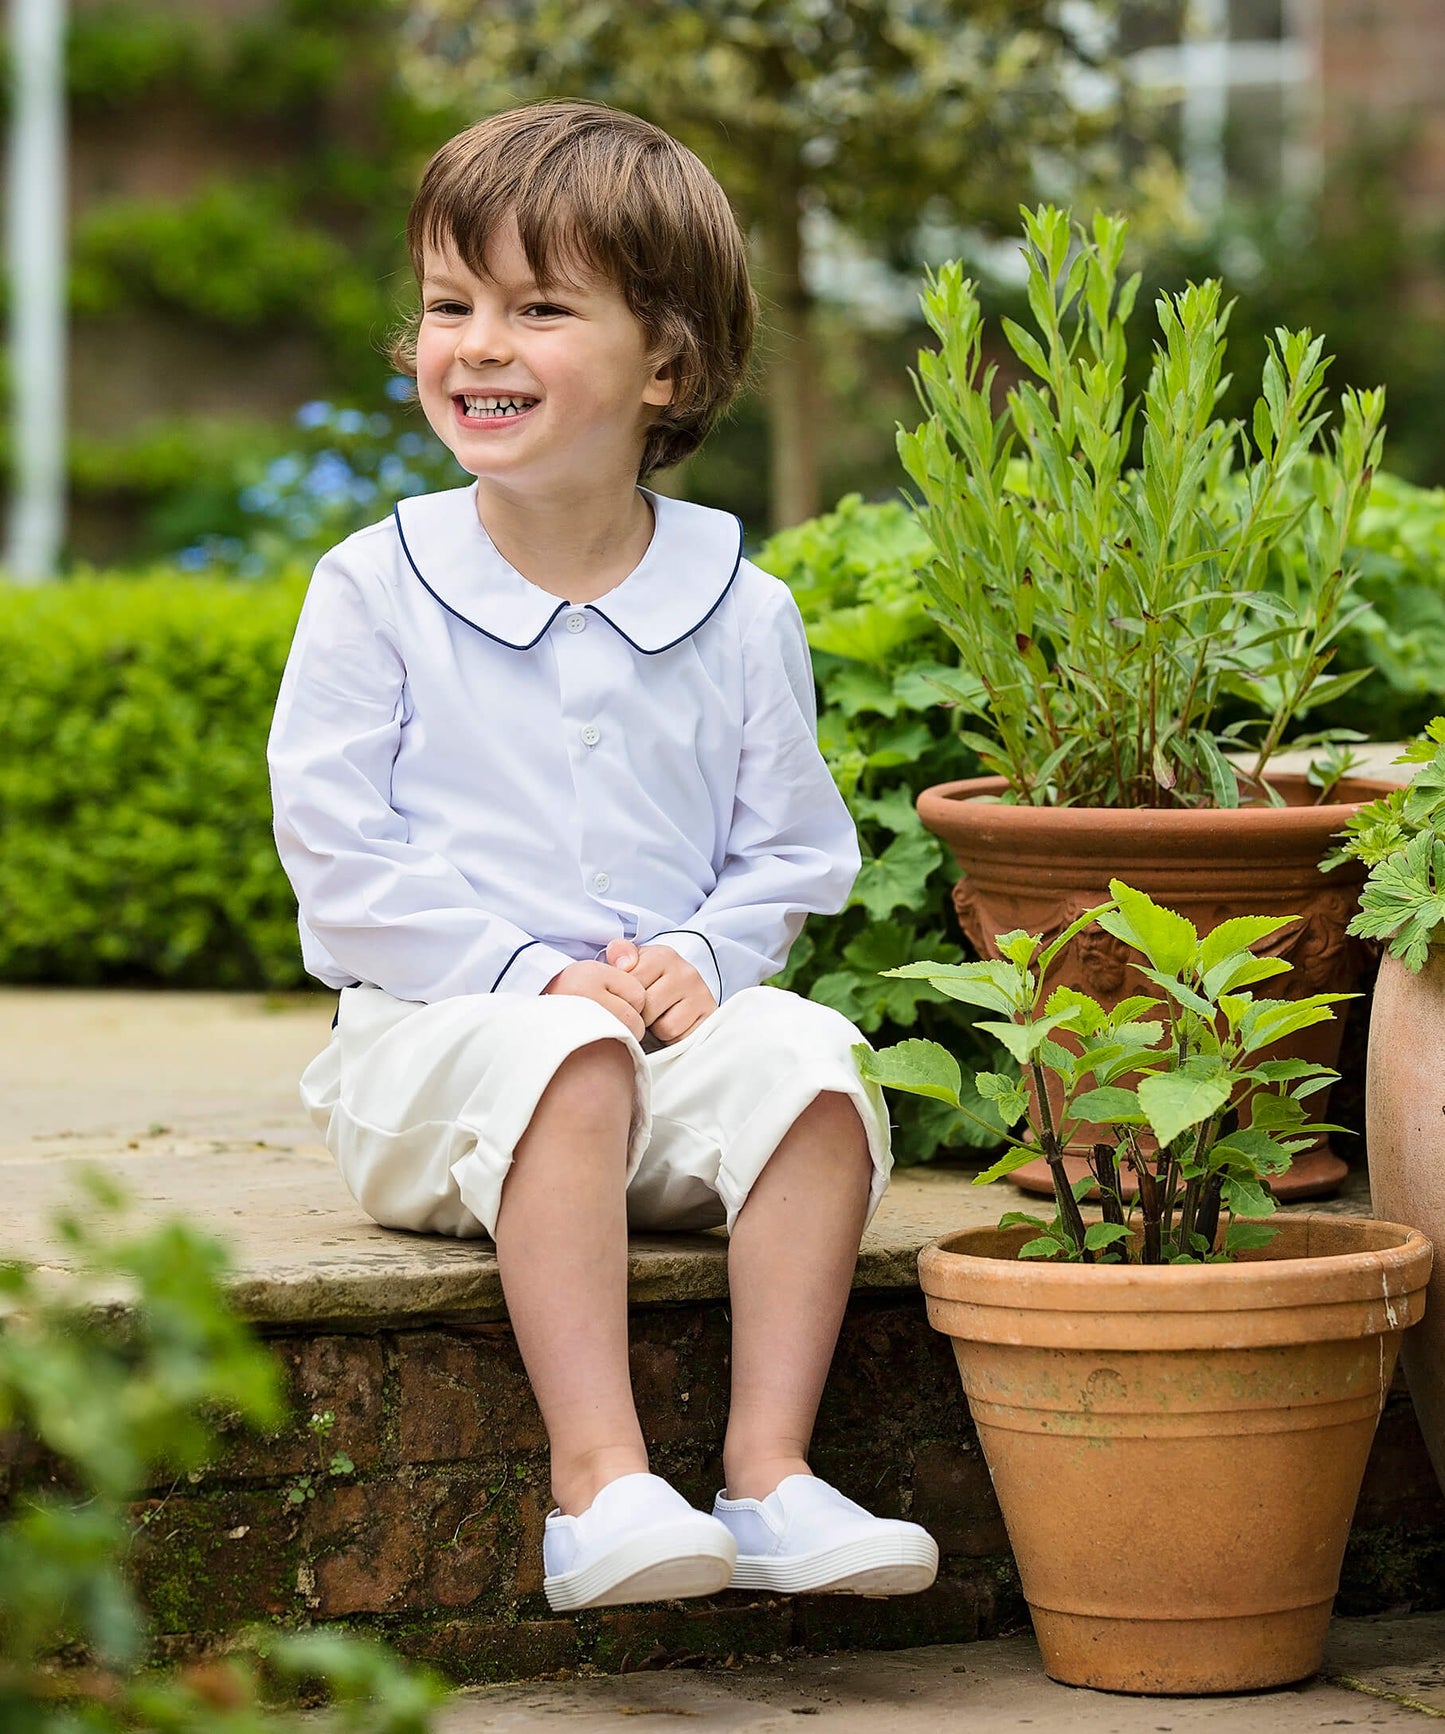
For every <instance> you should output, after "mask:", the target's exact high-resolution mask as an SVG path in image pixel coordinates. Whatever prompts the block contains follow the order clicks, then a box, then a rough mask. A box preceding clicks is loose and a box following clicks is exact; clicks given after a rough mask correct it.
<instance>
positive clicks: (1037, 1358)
mask: <svg viewBox="0 0 1445 1734" xmlns="http://www.w3.org/2000/svg"><path fill="white" fill-rule="evenodd" d="M1031 1232H1032V1231H1031V1230H1028V1229H1007V1230H1002V1229H969V1230H967V1231H965V1232H964V1233H961V1234H952V1235H948V1236H946V1237H945V1238H944V1239H942V1240H940V1241H937V1242H935V1243H934V1244H933V1245H932V1246H928V1247H925V1248H924V1249H923V1252H922V1253H921V1254H920V1255H919V1261H918V1263H919V1276H920V1280H921V1282H922V1284H923V1289H924V1292H925V1294H926V1295H927V1297H928V1317H929V1322H930V1323H931V1324H932V1325H933V1326H934V1328H935V1329H936V1330H939V1331H942V1332H943V1333H944V1334H945V1335H947V1336H949V1337H951V1338H952V1340H953V1349H954V1354H955V1357H956V1359H957V1361H958V1368H959V1372H960V1374H961V1375H962V1378H963V1387H964V1391H965V1393H966V1394H967V1397H968V1401H969V1406H970V1408H971V1409H972V1411H973V1419H974V1423H975V1425H976V1426H977V1428H978V1435H979V1440H980V1442H981V1444H982V1446H983V1451H984V1456H985V1458H986V1459H987V1462H988V1466H989V1473H990V1474H991V1475H992V1477H993V1484H994V1489H995V1491H996V1492H997V1494H998V1499H999V1504H1000V1506H1001V1507H1002V1508H1003V1515H1004V1522H1005V1523H1006V1524H1007V1526H1008V1533H1009V1540H1010V1542H1011V1543H1012V1544H1013V1550H1014V1555H1015V1558H1016V1559H1017V1561H1018V1567H1019V1572H1020V1575H1021V1577H1022V1579H1023V1588H1024V1595H1025V1596H1026V1597H1027V1598H1028V1602H1029V1607H1030V1609H1031V1610H1032V1613H1033V1618H1034V1629H1035V1631H1036V1632H1037V1634H1038V1639H1039V1644H1040V1647H1041V1648H1042V1650H1043V1657H1044V1668H1045V1671H1046V1672H1047V1673H1048V1674H1050V1675H1051V1676H1052V1677H1053V1678H1054V1679H1056V1680H1062V1681H1064V1682H1065V1683H1066V1684H1069V1685H1074V1686H1093V1687H1096V1688H1099V1689H1101V1690H1104V1691H1110V1692H1142V1693H1202V1692H1238V1691H1252V1690H1255V1689H1257V1688H1259V1687H1264V1686H1278V1685H1284V1684H1285V1683H1286V1682H1288V1681H1291V1680H1301V1679H1304V1678H1305V1677H1307V1676H1308V1675H1310V1674H1312V1673H1314V1672H1315V1671H1316V1669H1317V1668H1318V1667H1319V1665H1320V1661H1321V1658H1322V1655H1323V1650H1324V1640H1325V1629H1326V1627H1327V1625H1328V1623H1329V1617H1330V1607H1331V1603H1332V1601H1333V1598H1334V1594H1335V1591H1336V1589H1337V1588H1338V1586H1339V1577H1340V1562H1341V1560H1342V1558H1343V1556H1344V1549H1345V1540H1346V1536H1347V1534H1348V1532H1349V1526H1350V1518H1351V1515H1352V1513H1353V1511H1354V1507H1355V1500H1356V1498H1357V1496H1358V1494H1359V1490H1360V1481H1361V1478H1362V1477H1363V1475H1364V1470H1365V1459H1366V1457H1367V1455H1368V1454H1369V1449H1370V1442H1371V1440H1372V1438H1373V1437H1374V1432H1375V1424H1376V1422H1377V1420H1378V1419H1379V1414H1380V1409H1381V1406H1382V1405H1383V1403H1384V1400H1385V1394H1386V1392H1387V1391H1388V1390H1389V1386H1390V1379H1391V1376H1392V1373H1393V1371H1394V1365H1395V1357H1396V1352H1397V1350H1398V1347H1399V1341H1400V1333H1401V1332H1402V1331H1403V1330H1404V1329H1405V1328H1406V1327H1407V1326H1409V1325H1411V1324H1413V1323H1414V1322H1415V1320H1416V1319H1418V1318H1419V1317H1420V1315H1421V1312H1422V1311H1423V1309H1424V1304H1425V1284H1426V1281H1427V1279H1428V1278H1429V1275H1430V1257H1431V1253H1430V1243H1429V1241H1427V1240H1426V1239H1425V1237H1424V1236H1423V1235H1422V1234H1420V1233H1418V1232H1417V1231H1416V1230H1414V1229H1410V1228H1403V1227H1400V1226H1398V1225H1397V1224H1395V1223H1390V1222H1371V1221H1369V1220H1365V1219H1359V1218H1351V1217H1339V1216H1298V1217H1294V1218H1292V1219H1290V1220H1287V1221H1284V1222H1283V1223H1282V1225H1281V1227H1280V1230H1279V1233H1278V1235H1277V1236H1276V1238H1275V1240H1274V1242H1273V1243H1272V1244H1271V1245H1270V1246H1269V1247H1268V1248H1266V1249H1264V1253H1263V1254H1261V1255H1255V1256H1253V1257H1247V1260H1245V1259H1242V1260H1241V1261H1240V1262H1239V1263H1236V1264H1213V1265H1164V1266H1148V1267H1145V1266H1139V1265H1121V1266H1106V1267H1098V1266H1094V1267H1084V1266H1079V1265H1069V1264H1051V1263H1041V1262H1035V1261H1032V1260H1027V1259H1025V1260H1016V1259H1015V1258H1014V1256H1013V1255H1014V1253H1015V1252H1016V1251H1017V1249H1018V1247H1019V1245H1020V1244H1021V1243H1022V1240H1023V1239H1024V1238H1025V1237H1026V1236H1027V1235H1028V1234H1029V1233H1031Z"/></svg>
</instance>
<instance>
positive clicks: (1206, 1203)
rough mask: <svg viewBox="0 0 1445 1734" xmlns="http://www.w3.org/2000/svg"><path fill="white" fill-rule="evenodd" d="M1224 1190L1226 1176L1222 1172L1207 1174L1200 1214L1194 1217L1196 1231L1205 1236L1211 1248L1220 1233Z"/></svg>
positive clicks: (1200, 1201) (1200, 1202)
mask: <svg viewBox="0 0 1445 1734" xmlns="http://www.w3.org/2000/svg"><path fill="white" fill-rule="evenodd" d="M1223 1191H1224V1176H1223V1175H1222V1174H1210V1175H1208V1176H1206V1178H1205V1182H1204V1190H1203V1193H1202V1195H1201V1197H1200V1200H1199V1214H1198V1215H1197V1216H1196V1217H1195V1219H1194V1231H1195V1233H1196V1234H1202V1235H1203V1236H1204V1238H1205V1240H1206V1241H1208V1243H1209V1246H1210V1248H1211V1250H1212V1249H1213V1246H1214V1242H1215V1238H1216V1236H1217V1235H1218V1233H1219V1201H1220V1195H1221V1194H1222V1192H1223Z"/></svg>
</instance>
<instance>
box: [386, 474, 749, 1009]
mask: <svg viewBox="0 0 1445 1734" xmlns="http://www.w3.org/2000/svg"><path fill="white" fill-rule="evenodd" d="M391 515H392V517H393V518H394V519H395V520H396V533H397V536H398V537H399V538H400V540H401V551H402V553H403V554H405V555H406V563H407V565H408V566H410V567H411V569H412V571H413V572H414V573H415V574H416V580H417V583H418V584H420V585H421V587H422V589H423V590H425V591H426V593H427V595H428V596H430V597H431V599H432V601H433V602H437V603H439V604H440V605H441V606H442V607H443V608H445V609H446V611H447V613H448V614H450V615H451V616H452V618H453V619H454V620H460V621H461V623H462V625H463V626H470V627H471V629H472V631H473V632H480V633H481V635H482V637H483V638H490V639H491V641H492V643H493V644H500V645H503V646H504V647H505V648H506V649H507V650H530V649H531V648H532V646H533V645H535V644H540V643H541V642H542V640H543V639H544V638H545V637H546V636H547V634H548V633H549V632H550V631H551V630H552V622H553V621H554V620H555V619H556V618H557V616H558V615H559V614H561V613H562V612H563V611H564V610H566V609H568V608H576V606H577V604H576V603H575V602H559V603H558V604H557V606H556V607H555V608H554V609H553V610H552V612H551V613H550V614H549V615H548V616H547V618H546V620H545V622H544V623H543V625H542V629H541V631H540V632H539V633H538V634H537V636H536V637H535V638H529V639H528V640H527V642H526V643H525V644H515V643H514V642H513V641H512V640H511V639H510V638H499V637H498V636H497V634H496V633H495V632H488V631H487V629H486V627H485V626H478V625H477V623H476V621H475V620H470V619H468V617H467V616H466V615H465V614H463V613H462V612H461V611H460V610H459V609H456V608H453V607H452V605H451V603H450V602H448V601H446V600H445V598H444V597H441V596H438V595H437V593H436V591H435V590H433V589H432V587H431V585H430V584H428V583H427V581H426V579H425V578H424V577H422V572H421V567H420V566H418V565H417V563H416V561H415V560H414V559H412V554H411V549H410V548H409V547H408V546H407V541H406V531H405V530H404V529H403V528H402V522H401V503H400V502H399V501H398V503H397V504H396V505H394V506H393V507H392V508H391ZM733 522H734V523H735V524H736V525H737V527H738V551H737V553H736V555H735V556H734V557H733V569H732V571H731V572H730V573H729V574H728V581H727V583H726V584H724V585H723V587H722V589H721V590H720V591H719V592H718V596H717V600H716V601H715V602H714V603H713V605H712V607H711V608H709V609H708V611H707V613H706V614H704V615H703V617H702V619H701V620H695V621H693V623H692V625H691V626H689V627H688V629H687V631H686V632H680V633H678V635H677V637H676V638H674V639H673V640H672V642H671V643H670V644H659V645H658V647H657V649H656V650H648V649H647V648H646V646H645V645H641V644H639V643H638V642H637V640H636V639H635V638H629V637H628V635H627V634H626V633H625V632H624V631H623V630H622V628H621V627H620V626H619V625H618V624H617V622H616V621H615V620H613V619H612V618H611V617H610V616H609V615H606V614H604V613H603V612H602V610H601V609H600V608H599V607H598V606H597V604H596V603H595V602H584V603H583V604H582V607H583V608H584V609H585V610H586V611H587V612H588V613H589V614H595V615H596V616H597V618H598V619H599V620H605V621H606V622H607V624H608V625H609V626H610V627H611V628H612V630H613V631H614V632H615V633H616V634H617V636H618V637H619V638H620V639H622V641H623V642H624V643H625V644H630V645H631V646H632V648H633V649H634V650H635V651H637V652H638V653H639V655H642V656H661V655H662V653H663V651H664V650H672V649H674V648H675V647H676V646H677V645H679V644H681V643H682V641H683V639H684V638H691V637H692V635H693V633H694V632H697V631H699V630H700V629H701V628H702V627H704V626H706V625H707V623H708V621H709V620H711V619H712V617H713V615H714V614H716V613H717V611H718V609H719V608H721V607H722V604H723V598H724V597H725V596H726V595H727V593H728V591H729V590H731V589H732V587H733V583H734V581H735V580H736V578H737V575H738V572H739V570H740V569H741V567H742V563H743V525H742V520H741V519H740V518H737V517H734V519H733ZM671 931H676V932H679V933H685V932H690V931H691V930H690V929H688V928H677V929H675V930H671ZM698 937H699V938H702V935H701V934H699V935H698ZM533 943H534V944H535V943H537V942H536V941H533ZM523 949H524V950H525V947H524V948H523ZM709 949H711V948H710V947H709ZM713 961H714V962H716V961H717V960H716V959H715V958H714V960H713ZM510 962H511V960H510V959H508V965H509V967H510ZM505 973H506V972H505V970H504V971H503V974H505ZM501 979H502V978H501V976H498V977H497V980H498V981H500V980H501ZM718 985H719V988H721V985H722V978H721V976H719V978H718ZM493 991H494V992H495V991H496V984H495V983H493Z"/></svg>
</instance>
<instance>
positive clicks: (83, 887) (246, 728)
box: [0, 572, 306, 988]
mask: <svg viewBox="0 0 1445 1734" xmlns="http://www.w3.org/2000/svg"><path fill="white" fill-rule="evenodd" d="M303 589H304V586H303V584H302V583H301V582H300V581H299V580H275V581H272V582H268V583H264V584H242V583H225V582H221V581H217V580H207V579H200V578H185V577H178V576H177V575H175V574H174V573H170V572H166V573H158V574H156V575H154V576H150V577H142V578H90V579H78V580H74V581H71V582H67V583H63V584H57V585H54V586H50V587H46V588H43V589H39V590H33V591H24V590H15V589H11V588H9V587H7V586H4V585H0V979H3V980H7V981H12V982H66V983H81V984H92V985H93V984H103V983H104V984H110V983H121V982H137V983H165V984H168V985H173V986H187V987H213V988H241V987H247V988H256V987H267V988H292V987H299V986H302V985H304V983H305V981H306V977H305V975H304V973H303V971H302V968H301V959H300V954H299V951H298V948H297V941H296V913H295V903H294V900H293V899H292V896H291V889H290V886H289V885H288V884H287V883H286V879H285V876H284V874H283V873H282V872H281V868H280V865H279V863H278V862H277V860H276V853H275V850H274V848H273V847H272V843H271V804H270V793H269V790H268V787H267V780H266V759H265V742H266V731H267V727H268V724H269V719H270V715H271V707H272V705H273V703H274V702H275V697H276V688H277V685H278V683H279V681H280V677H281V669H282V666H283V663H284V661H285V657H286V651H287V647H288V645H289V644H290V640H291V632H292V628H293V626H294V624H295V619H296V614H297V611H298V609H299V607H300V604H301V596H302V594H303Z"/></svg>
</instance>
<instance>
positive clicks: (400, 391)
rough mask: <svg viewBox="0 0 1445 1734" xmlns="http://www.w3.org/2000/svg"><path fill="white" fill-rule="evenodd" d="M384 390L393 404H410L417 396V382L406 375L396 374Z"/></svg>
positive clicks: (388, 381)
mask: <svg viewBox="0 0 1445 1734" xmlns="http://www.w3.org/2000/svg"><path fill="white" fill-rule="evenodd" d="M383 390H384V391H385V392H386V395H387V396H388V397H389V398H390V399H391V401H392V402H393V403H410V402H411V401H412V399H413V398H414V397H415V396H416V381H415V380H414V379H411V378H409V377H408V376H407V375H406V374H404V373H394V374H393V375H392V376H391V378H390V379H389V380H387V382H386V385H385V386H384V387H383Z"/></svg>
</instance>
